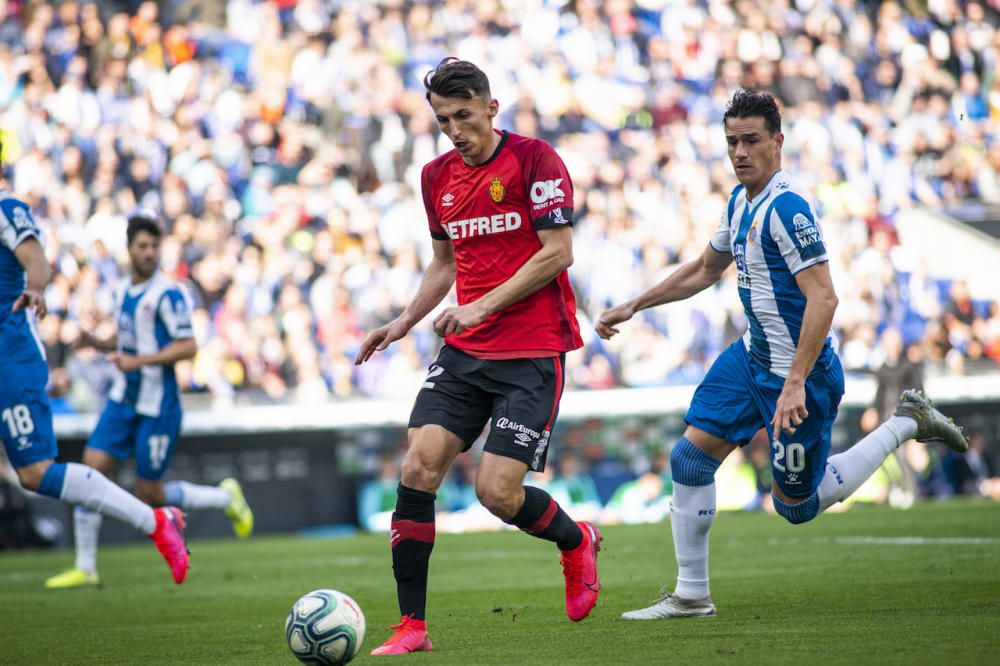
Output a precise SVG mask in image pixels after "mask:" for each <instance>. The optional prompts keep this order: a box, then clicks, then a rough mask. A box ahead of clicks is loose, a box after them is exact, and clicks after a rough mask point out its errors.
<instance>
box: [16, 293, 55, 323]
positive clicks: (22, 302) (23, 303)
mask: <svg viewBox="0 0 1000 666" xmlns="http://www.w3.org/2000/svg"><path fill="white" fill-rule="evenodd" d="M22 308H24V309H25V310H34V312H35V317H37V318H38V319H42V318H44V317H45V315H46V314H48V312H49V309H48V308H47V307H45V297H44V296H42V294H41V293H40V292H37V291H35V290H34V289H25V290H24V291H22V292H21V295H20V296H18V297H17V300H15V301H14V305H12V306H11V308H10V311H11V312H17V311H18V310H20V309H22Z"/></svg>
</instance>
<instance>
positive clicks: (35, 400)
mask: <svg viewBox="0 0 1000 666" xmlns="http://www.w3.org/2000/svg"><path fill="white" fill-rule="evenodd" d="M42 243H43V237H42V233H41V231H40V230H39V228H38V225H37V223H36V222H35V219H34V217H33V216H32V214H31V209H30V208H29V207H28V205H27V204H26V203H24V202H23V201H21V200H19V199H16V198H14V197H12V196H10V194H8V193H7V192H5V191H3V190H0V377H2V378H3V381H0V438H2V439H3V443H4V449H5V450H6V452H7V457H8V458H9V459H10V463H11V466H12V467H13V468H14V469H15V470H16V471H17V476H18V479H19V480H20V482H21V485H22V486H24V487H25V488H27V489H29V490H33V491H35V492H38V493H40V494H42V495H48V496H49V497H55V498H57V499H61V500H64V501H66V502H69V503H71V504H76V505H77V507H78V508H82V507H85V508H86V509H87V510H88V511H92V512H96V513H95V515H101V514H105V515H108V516H111V517H113V518H117V519H118V520H121V521H124V522H126V523H129V524H130V525H132V526H133V527H135V528H136V529H139V530H142V531H143V532H144V533H146V534H147V535H149V538H150V539H152V540H153V542H154V543H155V544H156V547H157V549H158V550H159V551H160V554H161V555H162V556H163V558H164V559H165V560H166V561H167V564H168V566H169V567H170V573H171V575H172V576H173V579H174V582H175V583H178V584H180V583H182V582H183V581H184V578H185V576H186V575H187V570H188V566H189V556H188V551H187V546H186V544H185V543H184V532H183V530H184V517H183V515H182V514H181V512H180V510H178V509H176V508H174V507H169V506H167V507H164V508H160V509H153V508H152V507H151V506H149V505H148V504H146V503H144V502H141V501H140V500H138V499H137V498H136V497H134V496H133V495H131V494H129V493H127V492H125V491H124V490H122V489H121V488H120V487H118V486H117V485H115V484H114V483H112V482H111V481H110V480H108V478H107V477H106V476H104V475H103V474H101V473H100V472H98V471H97V470H95V469H93V468H92V467H88V466H86V465H80V464H78V463H59V462H55V458H56V456H57V455H58V453H59V451H58V446H57V444H56V438H55V433H54V431H53V428H52V409H51V407H50V405H49V397H48V394H47V393H46V391H45V387H46V384H47V383H48V376H49V370H48V365H47V364H46V362H45V348H44V347H43V346H42V343H41V340H40V339H39V338H38V333H37V332H36V330H35V319H36V318H42V317H44V316H45V314H46V307H45V298H44V294H43V292H44V290H45V287H46V286H47V285H48V283H49V280H50V279H51V277H52V271H51V268H50V267H49V264H48V261H46V259H45V254H44V252H43V248H42Z"/></svg>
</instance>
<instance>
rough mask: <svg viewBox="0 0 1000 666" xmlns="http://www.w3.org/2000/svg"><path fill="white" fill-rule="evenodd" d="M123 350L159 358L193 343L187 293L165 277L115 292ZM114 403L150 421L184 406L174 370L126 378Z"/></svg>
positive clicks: (154, 368) (150, 369) (114, 390)
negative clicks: (179, 343)
mask: <svg viewBox="0 0 1000 666" xmlns="http://www.w3.org/2000/svg"><path fill="white" fill-rule="evenodd" d="M115 320H116V322H117V324H118V351H119V352H122V353H125V354H133V355H146V354H155V353H156V352H158V351H160V350H161V349H163V348H164V347H166V346H167V345H169V344H170V343H171V342H173V341H174V340H180V339H184V338H193V337H194V332H193V330H192V328H191V308H190V306H189V305H188V302H187V299H186V298H185V297H184V293H183V292H182V291H181V289H180V287H178V286H177V285H176V284H175V283H173V282H171V281H170V280H168V279H167V278H165V277H163V276H162V275H161V274H160V273H159V272H157V273H155V274H154V275H153V277H151V278H150V279H149V280H147V281H145V282H143V283H141V284H137V285H133V284H131V282H130V281H129V282H126V283H124V284H122V285H120V286H119V287H118V289H117V290H116V292H115ZM110 398H111V399H112V400H115V401H117V402H121V403H125V404H127V405H131V406H132V407H133V408H134V409H135V411H136V412H138V413H139V414H143V415H145V416H159V415H160V410H161V409H162V408H163V407H164V406H165V405H167V404H169V403H170V402H175V403H179V402H180V388H179V387H178V386H177V377H176V375H175V374H174V367H173V366H172V365H144V366H142V367H141V368H140V369H138V370H136V371H134V372H127V373H121V374H119V375H118V377H117V378H116V379H115V382H114V384H113V385H112V386H111V394H110Z"/></svg>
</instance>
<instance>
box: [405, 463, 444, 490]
mask: <svg viewBox="0 0 1000 666" xmlns="http://www.w3.org/2000/svg"><path fill="white" fill-rule="evenodd" d="M445 471H446V470H442V469H437V468H435V467H433V466H428V465H425V464H424V462H423V461H421V460H420V459H419V458H418V459H415V460H411V459H410V458H409V457H408V458H407V459H406V460H404V461H403V467H402V469H401V470H400V475H399V480H400V482H402V484H403V485H404V486H406V487H407V488H413V489H414V490H422V491H424V492H428V493H433V492H436V491H437V489H438V486H440V485H441V480H442V479H443V478H444V473H445Z"/></svg>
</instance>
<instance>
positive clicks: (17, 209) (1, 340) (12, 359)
mask: <svg viewBox="0 0 1000 666" xmlns="http://www.w3.org/2000/svg"><path fill="white" fill-rule="evenodd" d="M28 238H34V239H36V240H37V241H38V242H39V243H41V244H43V246H44V242H45V241H44V239H43V237H42V232H41V231H40V230H39V229H38V225H37V224H36V223H35V219H34V218H33V217H32V216H31V209H30V208H28V204H26V203H24V202H23V201H21V200H20V199H15V198H14V197H12V196H10V195H9V194H7V192H4V191H2V190H0V360H2V361H3V362H6V363H25V362H31V361H44V360H45V347H43V346H42V341H41V339H40V338H39V337H38V332H37V331H36V330H35V315H34V313H30V312H26V311H25V310H20V311H18V312H11V311H10V308H11V306H12V305H13V304H14V301H16V300H17V297H18V296H20V295H21V292H23V291H24V287H25V285H26V284H27V281H28V276H27V274H26V273H25V271H24V267H23V266H21V262H19V261H18V260H17V256H16V255H15V254H14V250H16V249H17V246H18V245H20V244H21V243H23V242H24V241H25V240H27V239H28Z"/></svg>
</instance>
